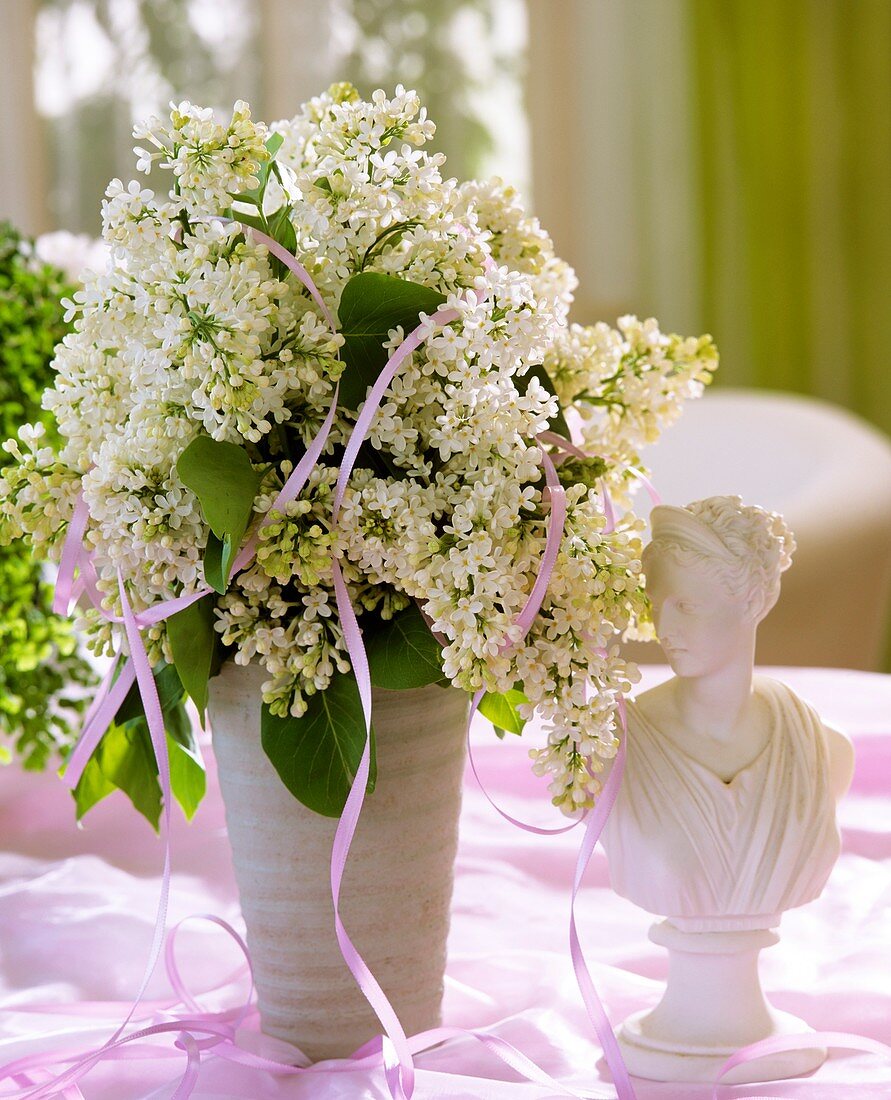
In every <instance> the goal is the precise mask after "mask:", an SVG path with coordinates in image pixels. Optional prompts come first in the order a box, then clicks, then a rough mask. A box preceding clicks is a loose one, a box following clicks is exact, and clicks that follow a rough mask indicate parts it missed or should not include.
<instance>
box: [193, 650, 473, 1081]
mask: <svg viewBox="0 0 891 1100" xmlns="http://www.w3.org/2000/svg"><path fill="white" fill-rule="evenodd" d="M267 678H268V676H267V674H266V673H265V672H264V671H263V670H262V669H261V668H259V667H257V666H254V665H251V666H249V667H247V668H242V667H238V666H235V665H227V666H226V667H225V668H224V670H223V672H222V673H221V675H220V676H218V677H217V678H216V679H214V680H213V681H212V682H211V699H210V716H211V723H212V727H213V744H214V752H215V755H216V758H217V764H218V768H219V777H220V788H221V790H222V794H223V801H224V803H225V807H226V822H227V826H228V831H229V838H230V842H231V844H232V854H233V859H234V864H235V876H236V879H237V881H238V889H239V893H240V895H241V908H242V913H243V914H244V919H245V924H246V925H247V939H248V946H249V948H250V952H251V958H252V961H253V966H254V972H255V977H256V984H257V993H258V1001H259V1008H260V1016H261V1022H262V1028H263V1031H264V1032H265V1033H266V1034H268V1035H272V1036H275V1037H276V1038H279V1039H285V1040H287V1041H288V1042H290V1043H293V1044H295V1045H296V1046H298V1047H299V1048H300V1049H301V1050H302V1051H303V1052H304V1053H305V1054H307V1055H308V1056H309V1057H310V1058H312V1059H313V1060H314V1061H315V1060H319V1059H322V1058H335V1057H344V1056H346V1055H348V1054H350V1053H352V1052H353V1051H354V1050H355V1049H356V1048H357V1047H359V1046H360V1045H361V1044H362V1043H364V1042H366V1041H367V1040H368V1039H370V1038H372V1037H373V1036H374V1035H377V1034H380V1031H381V1026H380V1024H379V1022H378V1020H377V1017H376V1016H375V1015H374V1013H373V1012H372V1010H371V1008H370V1007H369V1005H368V1002H367V1001H366V1000H365V997H364V996H363V995H362V993H361V992H360V991H359V989H358V987H357V985H356V983H355V981H354V979H353V977H352V975H351V974H350V972H349V970H348V969H347V967H346V965H345V964H344V962H343V959H342V957H341V953H340V948H339V946H338V944H337V940H336V937H335V935H334V908H333V905H332V901H331V887H330V877H329V869H330V860H331V848H332V844H333V841H334V832H335V828H336V824H337V823H336V821H334V820H333V819H331V818H326V817H322V816H320V815H318V814H316V813H313V812H312V811H311V810H308V809H307V808H306V807H305V806H303V805H301V804H300V803H299V802H298V801H297V800H296V799H295V798H294V797H293V796H292V795H291V794H290V792H289V791H288V790H287V789H286V788H285V786H284V784H283V783H282V781H281V780H280V779H279V777H278V774H277V773H276V771H275V769H274V768H273V766H272V765H271V764H270V762H269V760H268V759H267V757H266V754H265V753H264V752H263V749H262V746H261V744H260V686H261V684H262V683H263V681H264V680H265V679H267ZM466 717H467V696H466V695H465V694H464V693H463V692H459V691H455V690H452V689H449V690H443V689H442V688H440V687H437V686H436V685H432V686H430V687H426V688H418V689H416V690H411V691H378V690H375V692H374V699H373V721H374V732H375V742H376V748H377V770H378V778H377V788H376V790H375V791H374V793H373V794H371V795H369V796H368V797H367V799H366V802H365V806H364V807H363V810H362V815H361V817H360V819H359V826H358V829H357V831H356V837H355V840H354V842H353V846H352V849H351V851H350V856H349V859H348V861H347V867H346V873H345V876H344V882H343V888H342V891H341V905H340V912H341V916H342V918H343V921H344V925H345V927H346V929H347V932H348V933H349V935H350V937H351V939H352V940H353V943H354V944H355V945H356V947H357V949H358V950H359V952H360V954H361V955H362V956H363V958H364V959H365V961H366V963H367V964H368V965H369V967H370V968H371V971H372V973H373V974H374V975H375V977H376V978H377V979H378V981H379V982H380V984H381V986H382V987H383V989H384V992H385V993H386V994H387V996H388V997H389V999H390V1002H391V1004H392V1005H393V1007H394V1008H395V1010H396V1012H397V1014H398V1016H399V1018H400V1021H401V1022H402V1025H403V1027H404V1028H405V1029H406V1032H407V1034H409V1035H411V1034H414V1033H416V1032H418V1031H422V1030H424V1029H426V1028H430V1027H436V1026H438V1024H439V1022H440V1006H441V1001H442V983H443V973H444V970H445V961H446V938H447V935H448V929H449V909H450V904H451V897H452V880H453V868H454V861H455V851H456V848H457V842H458V816H459V811H460V806H461V781H462V774H463V770H464V758H465V745H464V726H465V722H466Z"/></svg>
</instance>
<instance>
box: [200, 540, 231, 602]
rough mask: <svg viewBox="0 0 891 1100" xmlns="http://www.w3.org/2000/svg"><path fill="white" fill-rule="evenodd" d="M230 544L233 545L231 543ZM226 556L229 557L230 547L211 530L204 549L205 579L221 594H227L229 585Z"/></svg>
mask: <svg viewBox="0 0 891 1100" xmlns="http://www.w3.org/2000/svg"><path fill="white" fill-rule="evenodd" d="M229 545H230V547H231V543H230V544H229ZM224 558H225V559H226V560H228V559H229V547H227V545H226V543H225V542H224V541H223V540H222V539H218V538H217V536H216V535H215V534H214V533H213V531H211V532H210V534H209V535H208V536H207V546H206V547H205V550H204V579H205V580H206V581H207V583H208V584H209V585H210V587H211V588H212V589H213V590H214V591H215V592H219V594H220V595H221V596H225V594H226V589H227V588H228V587H229V580H228V576H229V574H228V570H227V569H226V567H225V565H224Z"/></svg>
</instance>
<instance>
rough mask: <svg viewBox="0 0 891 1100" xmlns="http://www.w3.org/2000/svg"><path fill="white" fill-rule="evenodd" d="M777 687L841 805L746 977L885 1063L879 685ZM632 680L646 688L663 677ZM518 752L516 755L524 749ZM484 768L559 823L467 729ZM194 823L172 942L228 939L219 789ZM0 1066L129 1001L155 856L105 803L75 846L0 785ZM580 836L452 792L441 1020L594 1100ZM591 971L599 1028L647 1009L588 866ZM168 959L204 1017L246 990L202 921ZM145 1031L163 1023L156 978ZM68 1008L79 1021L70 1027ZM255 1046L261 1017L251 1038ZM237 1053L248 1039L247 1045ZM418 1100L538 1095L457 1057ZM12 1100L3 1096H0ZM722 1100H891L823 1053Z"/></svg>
mask: <svg viewBox="0 0 891 1100" xmlns="http://www.w3.org/2000/svg"><path fill="white" fill-rule="evenodd" d="M764 671H767V672H769V673H770V674H771V675H776V676H777V677H778V678H781V679H784V680H786V682H788V683H789V684H790V686H792V687H793V689H794V690H796V691H797V692H798V693H799V694H800V695H802V696H803V697H804V698H806V699H808V700H809V701H811V702H812V703H813V704H814V705H815V706H816V707H817V709H818V710H819V711H820V713H821V715H822V716H823V718H824V720H825V721H826V722H828V723H830V724H832V725H834V726H836V727H837V728H841V729H843V730H845V731H846V732H848V733H849V734H850V735H851V736H852V738H853V739H854V742H855V746H856V750H857V769H856V774H855V778H854V784H853V786H852V789H851V792H850V793H849V795H848V796H847V797H846V799H845V800H844V802H843V803H842V805H841V807H840V820H841V824H842V830H843V838H844V847H843V854H842V857H841V859H840V860H839V862H838V864H837V866H836V868H835V870H834V871H833V873H832V877H831V879H830V881H829V884H828V886H827V887H826V889H825V891H824V893H823V894H822V896H821V897H820V898H819V899H818V900H817V901H815V902H812V903H811V904H810V905H808V906H805V907H803V908H801V909H797V910H792V911H790V912H788V913H787V914H786V915H785V917H784V919H783V929H782V933H783V934H782V939H781V942H780V944H779V945H778V946H777V947H775V948H772V949H771V950H769V951H766V952H765V953H764V954H763V956H762V960H761V972H762V977H763V983H764V987H765V990H766V992H767V994H768V997H769V998H770V1000H771V1001H772V1002H773V1003H774V1004H775V1005H776V1006H777V1007H779V1008H781V1009H785V1010H787V1011H791V1012H794V1013H795V1014H797V1015H799V1016H801V1017H802V1018H803V1019H805V1020H806V1021H807V1023H808V1024H810V1025H811V1026H813V1027H815V1028H818V1029H820V1030H832V1031H848V1032H856V1033H858V1034H861V1035H864V1036H870V1037H872V1038H874V1039H879V1040H881V1041H883V1042H885V1043H891V981H889V967H888V963H889V959H891V795H889V793H888V792H889V790H891V676H880V675H877V674H872V673H862V672H846V671H839V670H819V669H784V670H764ZM665 675H666V672H665V670H664V669H648V670H647V671H646V674H645V681H644V685H643V686H652V684H654V683H656V682H657V681H658V679H660V678H664V676H665ZM524 740H525V739H524ZM473 743H474V745H475V758H476V760H477V764H478V767H479V769H480V772H481V774H482V776H483V778H484V781H485V783H486V785H487V787H488V790H489V791H490V793H491V794H492V796H493V797H494V798H496V800H497V801H498V802H499V803H500V805H501V806H502V807H503V808H504V809H505V810H507V811H508V812H510V813H512V814H513V815H514V816H516V817H519V818H521V819H522V820H525V821H529V822H535V823H538V824H559V823H560V820H559V818H558V819H557V820H555V812H554V811H552V809H551V808H550V806H549V805H548V803H547V801H546V798H545V797H543V788H542V785H541V784H540V782H539V781H538V780H536V779H535V777H533V776H532V775H531V773H530V771H529V767H528V759H527V757H526V750H527V748H528V743H526V744H524V743H523V742H522V741H521V740H520V739H512V738H511V739H508V740H507V741H506V742H504V743H500V742H497V741H496V740H495V738H494V736H493V734H492V732H491V727H489V726H488V723H486V722H483V721H479V722H478V723H477V725H476V726H475V727H474V731H473ZM209 764H210V768H209V778H210V783H209V792H208V797H207V800H206V802H205V803H204V804H203V805H202V807H201V809H200V810H199V812H198V815H197V817H196V820H195V821H194V822H193V823H192V824H191V825H187V824H185V823H184V822H183V821H182V820H181V819H180V815H179V814H178V813H177V818H178V820H177V822H176V825H175V827H174V831H173V867H174V873H173V885H172V892H171V905H170V923H174V922H176V921H178V920H180V919H182V918H184V917H187V916H189V915H191V914H197V913H215V914H217V915H218V916H221V917H223V918H225V919H227V920H229V921H230V922H231V923H232V924H234V925H235V926H236V927H237V928H241V927H242V925H241V918H240V914H239V909H238V901H237V894H236V890H235V884H234V878H233V874H232V867H231V860H230V856H229V852H228V848H227V842H226V833H225V826H224V820H223V812H222V806H221V803H220V798H219V791H218V788H217V786H216V782H215V778H214V775H213V767H212V760H209ZM0 837H2V841H3V843H2V848H3V852H2V853H0V1007H2V1009H3V1012H2V1014H0V1064H3V1063H5V1062H7V1061H10V1060H12V1059H13V1058H17V1057H20V1056H22V1055H25V1054H28V1053H32V1052H35V1051H46V1052H51V1051H54V1050H64V1049H83V1050H87V1049H90V1048H93V1047H95V1046H98V1045H100V1044H101V1043H102V1042H104V1041H105V1040H106V1039H107V1038H108V1037H109V1036H110V1034H111V1033H112V1032H113V1031H114V1030H115V1029H116V1028H117V1026H118V1025H119V1024H120V1022H121V1021H122V1019H123V1018H124V1017H125V1015H126V1013H127V1010H128V1009H129V1006H130V1002H131V999H132V997H133V995H134V993H135V991H136V989H137V987H138V985H139V981H140V978H141V974H142V969H143V966H144V963H145V959H146V958H147V955H148V951H149V943H150V940H151V933H152V928H153V922H154V914H155V909H156V906H157V898H158V889H159V874H160V866H161V859H162V850H161V845H160V844H159V842H158V840H157V838H156V837H155V835H154V834H153V833H152V831H151V829H150V828H149V827H148V826H147V825H146V823H145V822H144V821H143V820H142V818H140V817H139V816H138V815H137V814H136V813H135V812H134V811H132V809H131V808H130V806H129V804H128V803H127V802H126V801H125V800H124V798H123V796H120V795H115V796H112V797H111V798H110V799H109V800H107V802H106V803H104V804H102V805H100V806H99V807H98V808H97V809H96V810H95V811H93V813H92V814H91V815H89V817H88V818H87V820H86V823H85V827H84V828H81V829H77V828H75V826H74V815H73V806H72V804H71V801H70V797H69V796H68V794H67V793H66V792H65V790H64V788H62V786H61V784H60V783H59V781H58V780H57V779H56V778H55V777H54V776H52V775H43V776H40V775H26V774H22V773H20V772H17V771H15V770H14V769H13V768H7V769H3V770H2V772H0ZM580 839H581V830H573V831H572V832H569V833H567V834H564V835H562V836H556V837H541V836H536V835H533V834H530V833H526V832H522V831H520V830H519V829H516V828H515V827H513V826H512V825H510V824H509V823H507V822H505V821H504V820H502V819H501V818H500V817H499V816H498V815H497V814H496V813H495V811H494V810H493V809H492V808H491V806H490V805H489V804H488V802H486V800H485V799H484V797H483V796H482V794H481V793H480V791H479V789H478V787H477V785H476V782H475V781H474V780H473V778H472V777H470V776H468V778H467V780H466V783H465V798H464V806H463V810H462V818H461V843H460V848H459V853H458V861H457V867H456V881H455V897H454V907H453V919H452V931H451V936H450V941H449V965H448V974H447V988H446V999H445V1006H444V1016H445V1022H446V1023H447V1024H451V1025H456V1026H460V1027H466V1028H471V1027H472V1028H476V1029H480V1028H485V1029H487V1030H489V1031H491V1032H492V1033H494V1034H496V1035H499V1036H501V1037H503V1038H505V1039H507V1040H509V1041H510V1042H511V1043H513V1044H514V1045H516V1046H517V1047H519V1048H520V1049H521V1050H522V1051H523V1052H524V1053H526V1054H527V1055H528V1056H529V1057H530V1058H532V1059H533V1060H535V1061H536V1062H537V1063H538V1064H539V1065H540V1066H541V1067H542V1068H543V1069H545V1070H546V1071H547V1072H548V1073H550V1074H551V1075H552V1076H554V1077H555V1078H556V1079H558V1080H559V1081H561V1082H562V1083H564V1084H566V1085H569V1086H570V1087H572V1088H574V1089H576V1090H577V1091H579V1092H580V1093H583V1094H584V1095H586V1096H590V1097H594V1098H598V1100H599V1098H608V1097H614V1096H615V1090H614V1089H613V1088H612V1086H611V1085H610V1083H609V1081H610V1078H609V1074H608V1071H607V1069H606V1067H605V1065H604V1064H603V1060H602V1056H601V1052H600V1050H599V1048H598V1046H597V1043H596V1039H595V1038H594V1037H593V1035H592V1029H591V1026H590V1024H589V1023H588V1020H587V1016H586V1014H585V1011H584V1007H583V1005H582V1002H581V998H580V995H579V993H578V988H577V986H576V982H575V978H574V975H573V971H572V965H571V962H570V959H569V952H568V948H567V929H568V915H569V914H568V907H569V887H570V882H571V877H572V873H573V869H574V864H575V857H576V852H577V848H578V844H579V842H580ZM577 912H578V921H579V928H580V934H581V937H582V940H583V944H584V948H585V952H586V956H587V959H588V962H589V965H590V968H591V972H592V975H593V978H594V981H595V984H596V986H597V989H598V991H599V993H600V995H601V996H602V998H603V1000H604V1003H605V1006H606V1009H607V1012H608V1013H609V1016H610V1018H611V1020H612V1021H613V1023H614V1024H617V1023H618V1022H619V1021H621V1020H622V1019H623V1018H624V1017H625V1016H626V1015H628V1014H629V1013H630V1012H633V1011H636V1010H638V1009H640V1008H644V1007H646V1006H649V1005H652V1004H654V1003H655V1002H656V1001H657V1000H658V998H659V995H660V989H661V983H662V981H664V978H665V974H666V958H665V953H664V951H663V950H662V949H661V948H659V947H656V946H655V945H654V944H652V943H651V942H650V941H649V940H648V938H647V929H648V927H649V925H650V923H651V921H652V918H651V917H650V916H648V915H647V914H646V913H644V912H642V911H641V910H638V909H636V908H635V907H634V906H633V905H631V903H630V902H627V901H625V900H624V899H622V898H619V897H617V896H616V895H614V894H613V893H612V891H611V890H610V888H609V877H608V871H607V867H606V860H605V858H604V856H603V854H602V852H601V851H600V850H599V849H598V851H597V852H596V853H595V856H594V858H593V860H592V862H591V865H590V868H589V870H588V874H587V876H586V879H585V884H584V887H583V890H582V892H581V894H580V898H579V903H578V907H577ZM178 943H179V950H178V956H179V958H180V960H181V969H182V971H183V974H184V977H185V978H186V980H187V983H188V984H189V985H190V987H191V989H192V990H193V991H194V992H195V993H196V995H198V997H199V1000H200V1001H201V1002H202V1005H204V1006H205V1007H206V1008H208V1009H220V1008H228V1007H232V1006H235V1005H236V1004H238V1003H239V1002H240V1000H241V999H243V997H244V993H245V989H244V979H243V978H237V979H235V980H228V978H227V976H229V975H231V974H232V972H233V971H234V970H235V969H236V967H237V963H238V959H237V955H236V952H235V950H234V949H233V947H232V946H231V945H230V944H229V943H228V942H227V940H226V938H225V936H224V935H223V934H222V933H221V932H220V931H219V930H218V929H215V928H214V926H212V925H211V924H209V923H207V922H198V921H193V922H189V923H188V924H186V925H185V926H184V928H183V930H182V933H181V936H180V939H179V941H178ZM147 997H148V1001H147V1004H146V1005H144V1006H142V1007H141V1008H140V1009H139V1011H138V1014H137V1018H138V1019H140V1020H150V1021H152V1020H157V1019H158V1018H159V1017H158V1016H157V1015H155V1016H152V1012H153V1010H155V1011H157V1009H158V1008H159V1007H161V1006H169V1005H171V1004H173V1003H174V1001H175V997H174V996H173V995H172V993H171V990H170V987H169V984H168V982H167V978H166V975H165V973H164V969H163V967H162V966H159V967H158V968H157V969H156V973H155V975H154V976H153V979H152V982H151V985H150V987H149V991H148V994H147ZM72 1006H74V1007H75V1008H76V1009H77V1012H76V1014H75V1012H73V1011H72ZM251 1025H252V1026H253V1027H254V1028H255V1027H256V1014H254V1016H253V1017H252V1019H251V1020H250V1021H249V1027H250V1026H251ZM250 1039H251V1036H250V1035H248V1036H247V1037H246V1041H250ZM417 1068H418V1077H417V1087H416V1092H415V1096H416V1097H417V1098H418V1100H427V1098H433V1097H448V1098H453V1100H454V1098H460V1097H480V1098H485V1100H507V1098H511V1100H533V1098H534V1100H543V1098H545V1097H548V1098H550V1097H553V1096H554V1095H556V1094H555V1093H554V1091H553V1089H548V1088H544V1087H542V1086H541V1085H536V1084H531V1083H529V1082H523V1081H521V1080H520V1079H519V1078H518V1076H517V1075H516V1074H515V1073H514V1072H513V1071H512V1070H510V1069H509V1068H507V1067H506V1066H505V1065H504V1064H503V1063H502V1062H500V1061H499V1060H498V1059H497V1058H495V1057H494V1056H493V1055H492V1054H491V1053H489V1052H487V1051H486V1050H485V1049H484V1048H483V1047H482V1046H481V1045H480V1044H478V1043H476V1042H474V1041H473V1040H472V1039H465V1038H462V1039H458V1040H453V1041H451V1042H448V1043H446V1044H444V1045H443V1046H441V1047H438V1048H436V1049H434V1050H432V1051H429V1052H426V1053H423V1054H420V1055H419V1056H418V1058H417ZM183 1069H184V1056H183V1055H182V1054H181V1053H180V1052H175V1051H173V1049H172V1045H171V1043H170V1040H169V1039H168V1040H163V1039H162V1040H158V1046H157V1055H156V1056H155V1055H153V1054H152V1055H151V1056H149V1057H146V1058H144V1059H142V1060H139V1061H119V1062H113V1063H108V1064H103V1065H100V1066H99V1067H97V1068H96V1069H94V1070H93V1071H92V1072H91V1073H90V1075H89V1076H88V1077H86V1078H85V1079H84V1080H83V1081H82V1083H81V1088H82V1091H83V1095H84V1097H85V1100H123V1098H128V1100H130V1098H132V1100H161V1098H166V1097H169V1096H170V1095H171V1093H172V1091H173V1087H174V1082H176V1081H177V1080H178V1079H179V1077H180V1075H181V1073H182V1072H183ZM8 1088H9V1085H8V1083H6V1082H4V1083H3V1084H2V1085H0V1093H3V1092H4V1091H5V1090H6V1089H8ZM635 1090H636V1092H637V1096H638V1100H705V1098H706V1097H708V1096H710V1094H711V1090H710V1088H706V1087H704V1086H694V1085H683V1086H677V1085H667V1084H658V1083H654V1082H648V1081H642V1080H637V1079H635ZM388 1095H389V1094H388V1092H387V1090H386V1087H385V1085H384V1082H383V1076H382V1074H381V1073H371V1072H359V1071H356V1072H350V1073H346V1074H339V1075H336V1076H331V1077H328V1078H320V1077H319V1076H315V1075H314V1076H313V1077H312V1079H309V1078H306V1077H303V1078H274V1077H272V1076H271V1075H269V1074H266V1073H263V1072H258V1071H254V1070H248V1069H245V1068H242V1067H239V1066H234V1065H232V1064H231V1063H228V1062H223V1061H222V1060H220V1059H213V1058H208V1059H206V1060H205V1062H204V1063H203V1064H202V1068H201V1072H200V1076H199V1080H198V1083H197V1085H196V1087H195V1091H194V1093H193V1096H194V1097H196V1098H205V1100H209V1098H214V1100H226V1098H236V1097H237V1098H242V1100H243V1098H250V1100H266V1098H270V1100H271V1098H277V1100H292V1098H301V1100H302V1098H304V1097H306V1098H308V1097H312V1098H313V1100H340V1098H344V1100H346V1098H347V1097H349V1098H350V1100H364V1098H368V1100H377V1098H381V1100H383V1098H386V1097H387V1096H388ZM721 1095H722V1096H724V1097H727V1098H731V1097H743V1096H744V1097H766V1096H770V1097H790V1098H794V1097H802V1098H804V1097H806V1098H807V1100H861V1098H864V1100H865V1098H871V1097H875V1098H879V1097H882V1098H887V1097H889V1096H891V1060H888V1061H884V1060H883V1059H881V1058H879V1057H877V1056H874V1055H866V1054H855V1053H849V1052H844V1051H834V1052H833V1053H832V1056H831V1057H830V1059H829V1060H828V1061H827V1062H826V1063H825V1064H824V1065H823V1066H822V1067H821V1068H820V1069H819V1070H818V1071H817V1072H816V1073H815V1074H813V1075H812V1076H810V1077H808V1078H807V1079H800V1080H797V1081H787V1082H780V1083H774V1084H766V1085H748V1086H740V1087H738V1088H736V1089H731V1088H724V1089H722V1093H721Z"/></svg>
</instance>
